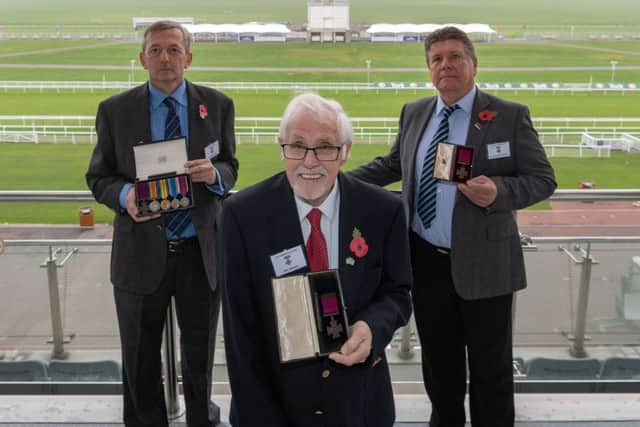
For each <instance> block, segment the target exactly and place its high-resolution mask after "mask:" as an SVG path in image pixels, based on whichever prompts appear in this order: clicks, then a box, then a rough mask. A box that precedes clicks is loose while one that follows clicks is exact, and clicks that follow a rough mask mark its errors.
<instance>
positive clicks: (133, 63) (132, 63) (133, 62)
mask: <svg viewBox="0 0 640 427" xmlns="http://www.w3.org/2000/svg"><path fill="white" fill-rule="evenodd" d="M129 63H130V64H131V85H132V86H133V82H134V80H135V79H134V78H133V67H134V66H135V65H136V60H135V59H131V60H130V61H129Z"/></svg>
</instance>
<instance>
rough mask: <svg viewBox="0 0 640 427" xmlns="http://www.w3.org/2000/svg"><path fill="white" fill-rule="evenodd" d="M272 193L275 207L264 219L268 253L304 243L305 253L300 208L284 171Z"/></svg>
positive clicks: (269, 210)
mask: <svg viewBox="0 0 640 427" xmlns="http://www.w3.org/2000/svg"><path fill="white" fill-rule="evenodd" d="M270 193H271V196H270V197H269V198H270V200H271V201H270V205H271V206H273V208H272V209H268V210H267V212H266V215H265V216H266V217H265V220H264V224H265V227H267V229H266V230H265V232H267V233H269V243H268V244H269V252H270V253H269V254H268V255H269V256H271V255H274V254H277V253H279V252H282V251H283V250H286V249H291V248H294V247H296V246H298V245H302V252H303V253H305V249H304V248H305V244H304V238H303V237H302V228H301V227H300V219H299V218H298V209H297V207H296V202H295V199H294V195H293V191H292V190H291V186H290V185H289V181H288V180H287V176H286V174H285V173H284V172H282V173H280V175H279V176H278V178H277V179H276V180H274V182H273V186H272V188H271V191H270ZM305 256H306V253H305ZM307 271H308V268H305V269H304V270H298V271H296V272H295V273H296V274H299V273H301V272H307Z"/></svg>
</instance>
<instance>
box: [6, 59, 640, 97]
mask: <svg viewBox="0 0 640 427" xmlns="http://www.w3.org/2000/svg"><path fill="white" fill-rule="evenodd" d="M110 68H113V69H125V68H124V67H123V66H112V67H110ZM127 69H128V68H127ZM252 70H253V71H259V70H255V69H253V68H247V69H246V70H245V71H252ZM274 70H275V69H274ZM297 70H298V71H305V70H306V69H305V68H300V69H297ZM312 70H313V69H309V71H312ZM230 71H231V70H230ZM351 71H353V70H351ZM398 71H402V69H399V70H398ZM365 72H367V69H362V73H365ZM141 83H142V82H132V81H106V80H105V81H19V80H11V81H0V90H3V91H4V92H7V91H9V90H22V91H24V92H26V91H33V90H35V91H40V92H44V91H45V90H47V91H49V90H51V91H56V92H62V91H72V92H75V91H80V90H88V91H90V92H93V91H96V90H119V91H123V90H127V89H131V88H132V87H134V86H136V85H139V84H141ZM198 83H199V84H201V85H203V86H209V87H213V88H216V89H220V90H227V91H228V90H235V91H240V90H250V91H254V92H260V91H275V92H278V91H288V92H297V91H320V90H328V91H335V92H339V91H351V92H356V93H358V92H360V91H368V92H372V91H373V92H376V93H379V92H381V91H382V92H388V91H395V92H400V91H413V93H418V91H421V92H426V94H431V93H435V88H434V87H433V83H431V82H423V81H419V82H371V83H356V82H198ZM478 87H479V88H480V89H482V90H486V91H490V92H496V91H510V92H519V91H525V92H554V93H555V92H570V93H574V92H635V91H638V90H640V84H638V83H526V82H525V83H478Z"/></svg>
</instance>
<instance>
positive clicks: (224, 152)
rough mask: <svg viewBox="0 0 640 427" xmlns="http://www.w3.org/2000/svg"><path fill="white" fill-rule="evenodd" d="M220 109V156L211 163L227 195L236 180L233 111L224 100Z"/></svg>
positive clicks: (236, 164) (229, 103)
mask: <svg viewBox="0 0 640 427" xmlns="http://www.w3.org/2000/svg"><path fill="white" fill-rule="evenodd" d="M223 102H224V105H223V107H222V108H221V117H220V120H221V121H222V123H221V128H222V136H221V137H222V140H221V141H220V154H219V155H218V156H217V157H216V158H215V160H214V161H213V166H214V167H215V168H216V170H217V171H218V173H219V174H220V179H221V181H222V184H223V186H224V191H225V193H228V192H229V190H231V189H232V188H233V187H234V185H235V184H236V180H237V178H238V159H237V158H236V136H235V131H234V125H235V109H234V106H233V101H232V100H231V99H229V98H225V99H224V101H223Z"/></svg>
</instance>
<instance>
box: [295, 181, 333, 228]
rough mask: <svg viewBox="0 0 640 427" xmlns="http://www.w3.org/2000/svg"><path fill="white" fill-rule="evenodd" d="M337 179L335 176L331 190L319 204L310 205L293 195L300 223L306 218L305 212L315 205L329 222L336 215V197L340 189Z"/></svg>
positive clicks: (307, 212)
mask: <svg viewBox="0 0 640 427" xmlns="http://www.w3.org/2000/svg"><path fill="white" fill-rule="evenodd" d="M338 187H339V185H338V179H337V178H336V182H335V183H334V184H333V188H332V189H331V192H330V193H329V195H328V196H327V198H326V199H324V202H322V204H321V205H320V206H311V205H310V204H309V203H307V202H305V201H304V200H302V199H301V198H299V197H298V196H297V195H295V194H294V195H295V197H294V198H295V200H296V208H297V209H298V217H299V219H300V223H301V224H302V222H303V221H305V220H306V219H307V214H309V212H310V211H311V209H313V208H315V207H317V208H318V209H320V211H321V212H322V214H323V215H325V216H326V217H327V218H329V222H332V221H333V218H334V216H335V215H336V211H337V207H338V197H339V195H340V189H339V188H338Z"/></svg>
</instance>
